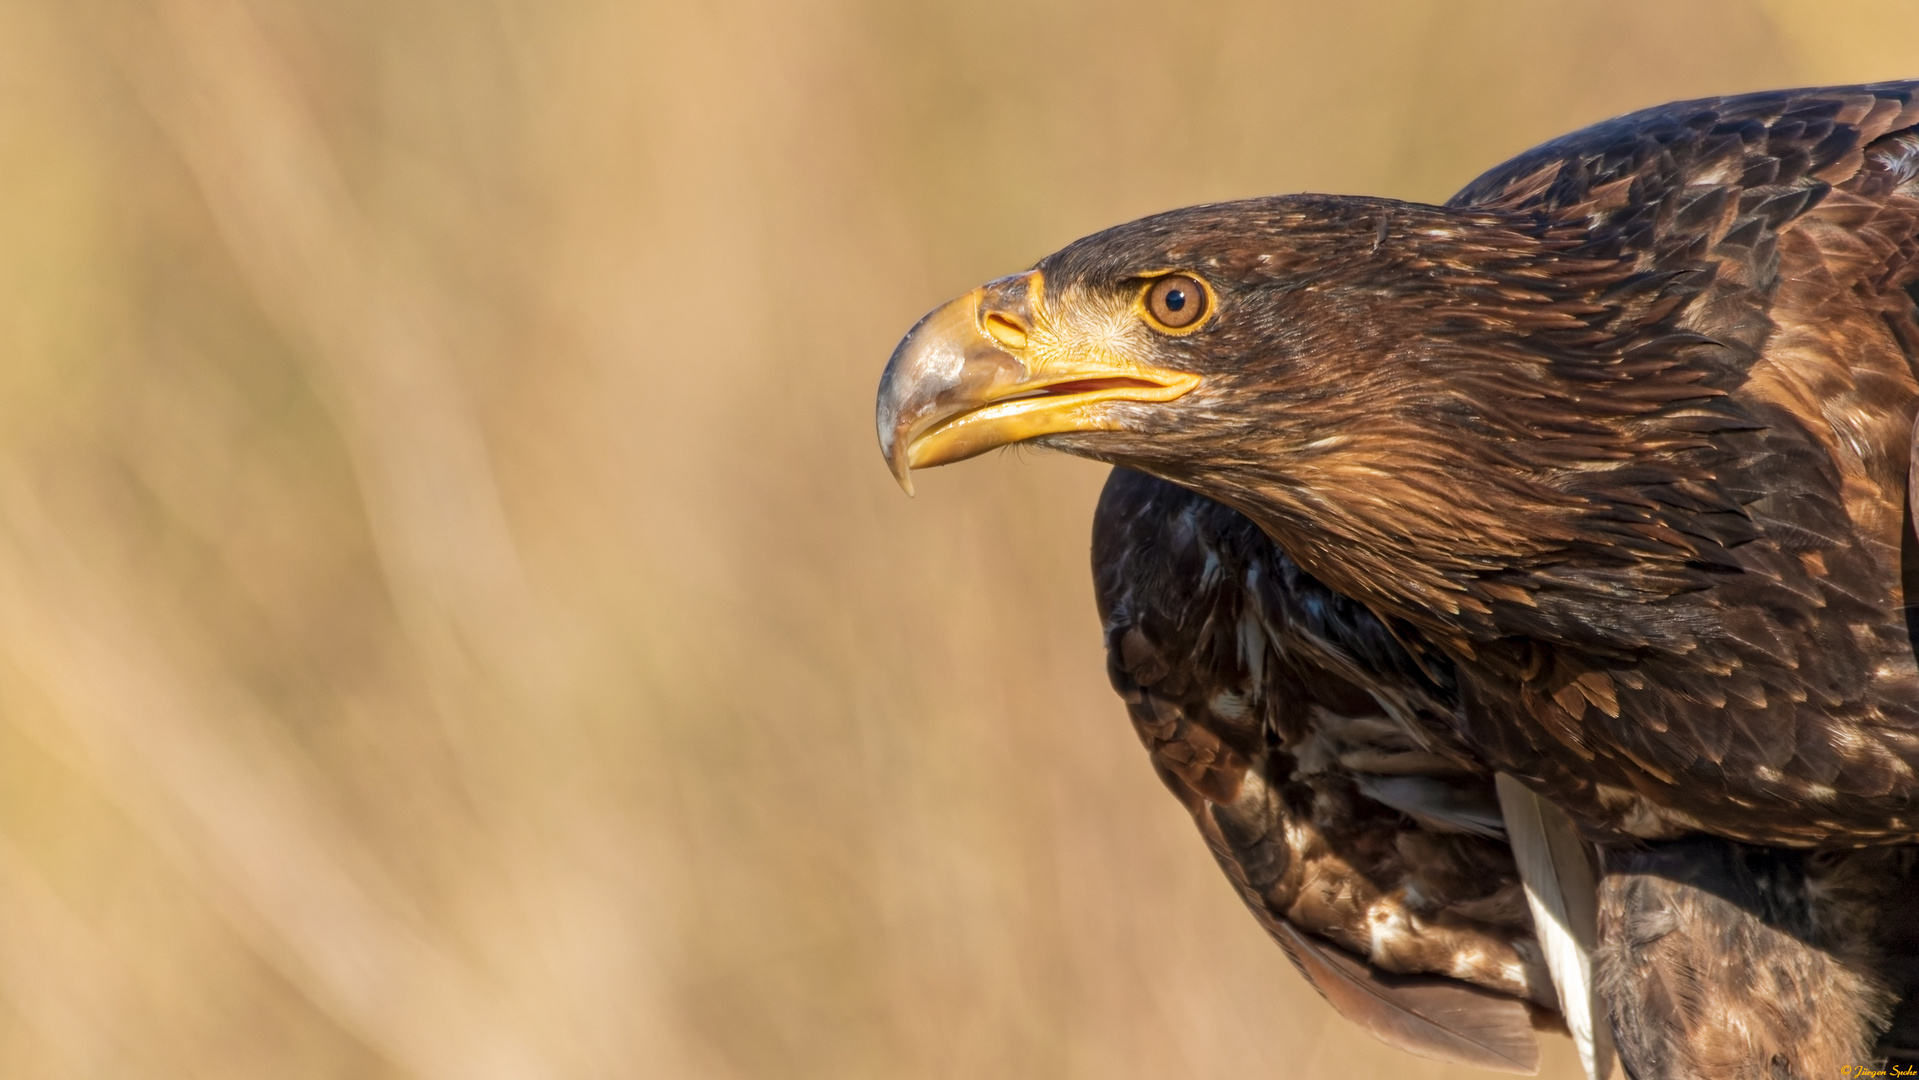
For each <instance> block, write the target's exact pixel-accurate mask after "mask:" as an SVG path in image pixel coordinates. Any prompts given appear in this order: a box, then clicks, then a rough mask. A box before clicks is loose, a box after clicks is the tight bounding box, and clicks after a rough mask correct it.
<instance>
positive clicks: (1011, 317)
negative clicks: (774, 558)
mask: <svg viewBox="0 0 1919 1080" xmlns="http://www.w3.org/2000/svg"><path fill="white" fill-rule="evenodd" d="M1044 286H1045V282H1044V280H1043V279H1042V277H1041V276H1040V273H1039V271H1037V270H1032V271H1028V272H1027V273H1024V274H1016V275H1014V276H1012V277H1007V278H1001V279H999V280H998V281H993V282H988V283H987V284H985V285H982V286H980V287H979V288H977V289H974V290H973V291H972V292H970V293H967V294H966V295H965V296H962V297H960V298H959V299H957V300H954V301H952V302H951V303H948V304H946V305H944V306H942V307H938V308H935V309H934V310H933V311H932V312H930V313H928V314H927V316H926V317H925V318H923V319H921V320H920V321H919V323H918V324H917V325H915V326H914V327H913V329H912V330H910V331H908V332H907V334H906V337H905V338H904V339H902V340H901V341H900V343H899V347H898V348H896V349H894V350H893V357H892V359H890V360H888V361H887V364H886V372H885V374H883V375H881V376H880V388H879V400H878V403H877V408H876V412H877V421H878V425H879V438H880V453H881V454H883V455H885V457H886V463H887V466H888V467H889V468H891V469H892V470H893V476H894V478H895V479H897V480H898V481H899V483H900V487H902V488H904V489H906V493H907V494H908V495H911V494H912V493H913V481H912V475H911V473H912V470H914V469H926V468H931V467H932V466H935V465H946V464H949V463H951V462H955V461H963V460H965V459H966V458H969V457H973V456H974V455H976V454H983V453H985V452H986V451H988V450H991V449H993V448H994V447H996V446H1007V445H1010V444H1012V443H1016V442H1021V441H1024V440H1026V439H1032V438H1037V437H1039V436H1041V435H1055V434H1059V433H1062V432H1068V431H1111V430H1114V429H1116V428H1118V427H1119V426H1120V424H1119V421H1118V420H1117V419H1116V418H1115V417H1114V416H1113V414H1112V413H1111V411H1110V410H1108V409H1107V408H1106V406H1107V404H1108V403H1110V402H1114V401H1140V402H1151V401H1171V400H1173V399H1174V398H1177V397H1180V396H1181V395H1183V394H1185V393H1186V392H1188V391H1190V390H1191V389H1193V387H1195V386H1198V385H1199V381H1200V378H1199V376H1197V375H1193V374H1189V373H1187V372H1181V371H1169V370H1166V369H1163V368H1157V367H1152V366H1149V365H1145V364H1141V363H1138V362H1136V361H1134V360H1132V359H1131V358H1128V357H1122V356H1115V355H1113V354H1111V353H1110V352H1108V351H1106V350H1103V349H1101V350H1090V349H1089V350H1079V351H1074V350H1063V349H1059V348H1046V349H1041V348H1037V347H1036V345H1037V341H1036V339H1037V338H1038V337H1039V336H1040V334H1041V333H1042V320H1041V315H1042V311H1041V306H1042V304H1043V302H1044V296H1043V291H1044Z"/></svg>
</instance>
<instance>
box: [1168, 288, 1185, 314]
mask: <svg viewBox="0 0 1919 1080" xmlns="http://www.w3.org/2000/svg"><path fill="white" fill-rule="evenodd" d="M1185 306H1186V290H1184V289H1168V290H1166V310H1167V311H1178V310H1179V309H1181V308H1183V307H1185Z"/></svg>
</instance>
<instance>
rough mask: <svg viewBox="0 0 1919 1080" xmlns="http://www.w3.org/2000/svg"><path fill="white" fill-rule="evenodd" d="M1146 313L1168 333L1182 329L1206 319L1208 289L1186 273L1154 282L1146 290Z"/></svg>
mask: <svg viewBox="0 0 1919 1080" xmlns="http://www.w3.org/2000/svg"><path fill="white" fill-rule="evenodd" d="M1146 311H1147V314H1149V315H1151V316H1152V317H1153V321H1154V322H1156V323H1158V324H1160V325H1161V326H1163V327H1165V328H1166V329H1168V330H1183V329H1185V328H1186V327H1188V326H1191V325H1193V324H1194V323H1196V322H1198V321H1199V320H1201V319H1203V318H1205V317H1206V286H1204V285H1201V284H1200V283H1199V282H1198V281H1197V280H1195V279H1194V278H1191V277H1189V276H1187V275H1185V274H1173V275H1171V276H1169V277H1163V278H1160V279H1159V280H1158V281H1155V282H1153V287H1152V288H1150V289H1148V290H1146Z"/></svg>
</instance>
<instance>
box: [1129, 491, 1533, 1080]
mask: <svg viewBox="0 0 1919 1080" xmlns="http://www.w3.org/2000/svg"><path fill="white" fill-rule="evenodd" d="M1093 564H1094V575H1095V581H1096V585H1097V589H1098V593H1099V602H1100V612H1101V616H1102V618H1103V619H1104V621H1105V626H1106V632H1107V645H1108V657H1109V663H1110V670H1111V674H1112V679H1113V684H1114V686H1115V688H1116V689H1117V690H1118V691H1119V693H1120V695H1121V697H1122V698H1124V699H1125V701H1126V704H1127V708H1128V710H1129V712H1130V713H1131V715H1132V718H1133V723H1134V726H1135V728H1136V729H1137V731H1138V734H1139V736H1140V739H1141V741H1142V742H1144V743H1145V745H1146V747H1147V749H1148V750H1149V751H1150V753H1151V754H1152V760H1153V766H1154V768H1155V770H1156V771H1157V772H1158V773H1159V776H1160V778H1161V780H1163V781H1164V782H1165V783H1166V786H1167V787H1168V788H1169V789H1171V790H1172V792H1173V793H1174V794H1175V795H1176V796H1178V798H1179V799H1180V801H1181V802H1182V803H1183V804H1184V805H1185V806H1186V808H1187V810H1188V811H1189V812H1190V813H1191V814H1192V815H1193V820H1194V822H1195V823H1196V824H1197V825H1198V826H1199V829H1200V832H1201V833H1202V834H1203V835H1204V836H1205V838H1206V841H1207V843H1208V845H1209V846H1210V847H1211V848H1212V851H1213V854H1214V856H1215V857H1216V858H1217V859H1218V860H1219V863H1220V866H1221V867H1222V868H1223V869H1224V870H1225V871H1226V874H1227V876H1228V877H1229V878H1231V879H1232V881H1233V884H1234V885H1235V886H1236V887H1237V888H1238V890H1239V892H1240V895H1241V897H1242V898H1243V899H1244V900H1245V901H1246V903H1247V904H1248V905H1249V906H1250V907H1251V908H1252V910H1253V912H1254V914H1255V915H1256V916H1258V917H1259V919H1260V921H1261V922H1262V923H1263V924H1264V925H1265V926H1266V927H1267V929H1268V931H1269V932H1271V933H1272V934H1273V936H1274V938H1275V939H1276V940H1277V941H1278V942H1279V944H1280V945H1281V946H1282V947H1283V948H1284V949H1285V951H1286V953H1287V955H1288V956H1290V957H1291V958H1292V960H1293V962H1294V963H1295V964H1296V965H1297V966H1298V967H1299V969H1300V970H1301V971H1302V972H1303V973H1305V975H1306V976H1307V978H1308V979H1309V980H1311V981H1312V983H1313V985H1314V986H1315V987H1317V988H1318V989H1319V990H1320V992H1321V993H1322V994H1324V995H1325V997H1326V998H1327V999H1328V1000H1329V1001H1330V1002H1332V1003H1333V1004H1334V1006H1335V1007H1337V1008H1338V1009H1339V1010H1340V1012H1342V1013H1343V1014H1345V1015H1346V1016H1347V1017H1348V1018H1349V1019H1352V1020H1354V1021H1355V1022H1357V1023H1358V1024H1360V1025H1361V1026H1362V1027H1364V1028H1366V1030H1368V1031H1370V1032H1372V1033H1373V1034H1374V1035H1376V1036H1378V1037H1379V1038H1381V1039H1384V1040H1386V1041H1388V1042H1390V1043H1393V1044H1394V1045H1397V1046H1400V1047H1402V1048H1404V1049H1407V1050H1410V1051H1412V1052H1415V1053H1419V1054H1422V1055H1424V1056H1427V1057H1435V1058H1439V1059H1442V1060H1448V1061H1458V1062H1465V1063H1470V1064H1474V1065H1479V1066H1483V1067H1486V1068H1497V1069H1503V1070H1507V1071H1522V1072H1529V1071H1532V1070H1533V1069H1534V1068H1535V1067H1536V1064H1537V1048H1536V1046H1535V1044H1534V1038H1533V1030H1532V1024H1531V1020H1530V1015H1529V1013H1528V1010H1527V1008H1526V1006H1525V1005H1524V1004H1522V1000H1521V999H1526V1000H1530V1001H1532V1002H1534V1003H1537V1004H1541V1005H1545V1006H1547V1007H1549V1008H1550V1007H1554V1004H1555V998H1554V995H1553V990H1552V985H1551V982H1550V978H1549V976H1548V975H1547V973H1546V971H1545V969H1544V966H1543V962H1542V960H1541V958H1540V955H1539V950H1538V947H1537V944H1536V942H1535V941H1534V939H1533V936H1532V923H1531V917H1530V915H1529V914H1528V912H1527V909H1526V902H1525V898H1524V895H1523V892H1522V890H1521V886H1520V882H1519V878H1518V874H1517V871H1516V870H1515V869H1514V866H1513V862H1512V858H1511V854H1510V851H1509V850H1508V849H1507V847H1506V845H1505V843H1504V842H1503V840H1501V839H1499V838H1498V837H1499V836H1500V829H1501V824H1500V818H1499V811H1498V804H1497V799H1496V796H1495V795H1494V793H1493V788H1492V777H1491V775H1490V774H1489V773H1487V772H1486V771H1485V770H1484V769H1483V768H1482V767H1480V766H1478V765H1476V764H1475V763H1474V762H1473V761H1472V759H1470V758H1469V757H1467V756H1465V755H1464V754H1463V753H1462V752H1461V751H1460V749H1459V748H1458V746H1457V744H1456V743H1454V742H1453V741H1452V739H1451V736H1450V735H1449V734H1447V730H1448V729H1447V724H1446V722H1445V720H1444V719H1443V717H1442V716H1441V715H1440V713H1442V712H1443V711H1445V710H1447V709H1449V708H1450V704H1449V702H1450V700H1451V691H1450V689H1449V687H1448V686H1447V685H1446V684H1445V682H1444V681H1443V680H1444V679H1445V678H1446V673H1445V672H1444V671H1443V670H1440V671H1436V672H1433V673H1430V674H1429V673H1428V672H1427V671H1424V670H1422V669H1421V667H1420V665H1419V664H1418V663H1416V662H1415V661H1414V658H1413V657H1412V656H1411V655H1409V654H1408V653H1407V652H1406V651H1405V650H1404V649H1403V648H1402V647H1400V646H1399V644H1398V643H1397V642H1396V641H1395V640H1394V639H1393V636H1392V634H1391V633H1390V632H1389V631H1388V630H1387V628H1386V627H1385V626H1383V625H1381V624H1380V623H1379V622H1378V621H1377V620H1376V619H1374V618H1373V617H1372V616H1371V614H1370V613H1368V612H1366V610H1365V609H1364V608H1362V607H1360V606H1359V605H1357V604H1353V603H1352V602H1350V601H1348V600H1346V599H1345V598H1343V597H1340V596H1337V595H1335V594H1333V593H1332V592H1331V591H1330V590H1327V589H1326V588H1325V587H1324V586H1322V585H1320V584H1319V583H1318V582H1316V581H1314V580H1313V579H1312V578H1310V577H1308V576H1306V575H1305V574H1304V573H1303V572H1301V571H1300V570H1299V568H1298V567H1297V566H1296V565H1295V564H1293V563H1292V562H1291V560H1289V559H1287V558H1286V556H1285V555H1284V554H1283V553H1281V552H1280V550H1279V549H1278V548H1277V547H1276V546H1275V545H1274V544H1273V543H1272V542H1271V541H1270V540H1268V539H1267V538H1266V537H1265V536H1264V535H1263V534H1262V533H1261V532H1260V531H1259V529H1258V528H1257V527H1256V526H1254V525H1253V524H1252V523H1251V522H1249V521H1247V520H1246V519H1245V518H1243V517H1241V516H1240V515H1238V514H1237V513H1235V512H1233V511H1231V510H1229V509H1227V508H1226V507H1224V506H1222V505H1220V504H1218V503H1215V502H1212V501H1211V500H1208V499H1206V498H1204V497H1202V496H1199V495H1195V494H1193V493H1192V492H1189V491H1187V490H1185V489H1183V488H1179V487H1176V486H1174V485H1172V484H1169V483H1166V482H1164V481H1160V480H1156V479H1152V478H1150V477H1147V476H1144V475H1142V474H1138V473H1133V472H1129V471H1126V470H1123V469H1119V470H1115V471H1114V473H1113V476H1112V478H1111V479H1110V480H1109V481H1108V483H1107V487H1106V491H1105V493H1104V495H1103V496H1102V498H1101V501H1100V507H1099V512H1098V514H1097V517H1096V519H1095V525H1094V542H1093ZM1435 676H1437V677H1435Z"/></svg>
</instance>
